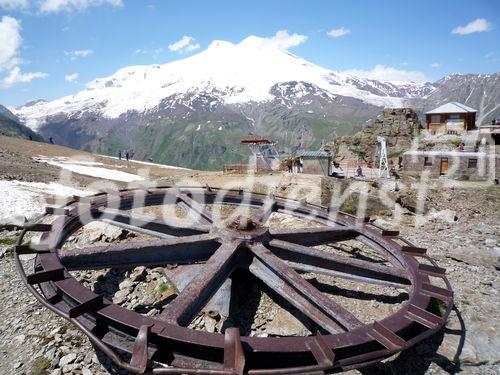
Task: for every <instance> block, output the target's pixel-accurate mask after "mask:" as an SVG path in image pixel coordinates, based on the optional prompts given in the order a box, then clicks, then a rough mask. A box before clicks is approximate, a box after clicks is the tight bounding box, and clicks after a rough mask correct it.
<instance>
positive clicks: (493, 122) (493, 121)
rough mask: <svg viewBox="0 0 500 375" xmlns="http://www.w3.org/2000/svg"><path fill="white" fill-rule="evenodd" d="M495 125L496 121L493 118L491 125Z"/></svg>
mask: <svg viewBox="0 0 500 375" xmlns="http://www.w3.org/2000/svg"><path fill="white" fill-rule="evenodd" d="M495 123H496V119H495V118H494V117H493V118H492V119H491V125H495Z"/></svg>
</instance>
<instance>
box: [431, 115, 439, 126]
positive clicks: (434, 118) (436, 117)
mask: <svg viewBox="0 0 500 375" xmlns="http://www.w3.org/2000/svg"><path fill="white" fill-rule="evenodd" d="M431 124H441V115H432V116H431Z"/></svg>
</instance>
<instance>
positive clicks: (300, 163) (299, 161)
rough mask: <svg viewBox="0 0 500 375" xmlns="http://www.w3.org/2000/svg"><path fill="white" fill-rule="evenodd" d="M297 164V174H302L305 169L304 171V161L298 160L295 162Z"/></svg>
mask: <svg viewBox="0 0 500 375" xmlns="http://www.w3.org/2000/svg"><path fill="white" fill-rule="evenodd" d="M295 164H296V165H297V173H302V171H303V169H302V166H303V164H302V159H301V158H297V159H296V160H295Z"/></svg>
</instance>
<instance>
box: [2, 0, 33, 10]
mask: <svg viewBox="0 0 500 375" xmlns="http://www.w3.org/2000/svg"><path fill="white" fill-rule="evenodd" d="M28 5H29V1H28V0H0V8H4V9H25V8H27V7H28Z"/></svg>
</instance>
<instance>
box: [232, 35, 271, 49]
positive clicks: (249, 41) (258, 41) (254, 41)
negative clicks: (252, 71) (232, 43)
mask: <svg viewBox="0 0 500 375" xmlns="http://www.w3.org/2000/svg"><path fill="white" fill-rule="evenodd" d="M264 42H265V39H264V38H261V37H259V36H256V35H250V36H248V37H246V38H245V39H243V40H242V41H241V42H240V43H238V47H243V48H260V47H262V46H263V45H264V44H265V43H264Z"/></svg>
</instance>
